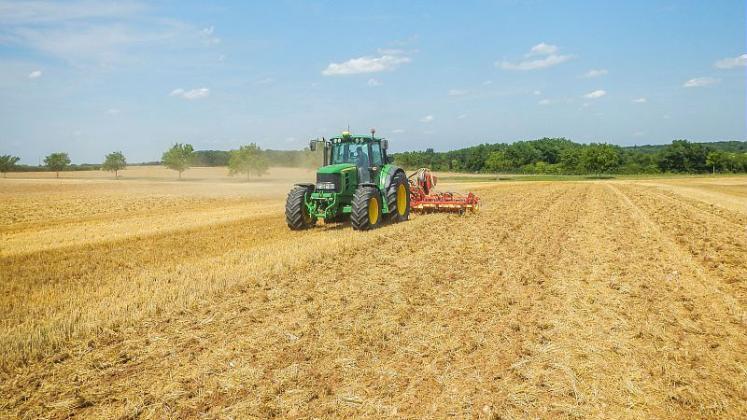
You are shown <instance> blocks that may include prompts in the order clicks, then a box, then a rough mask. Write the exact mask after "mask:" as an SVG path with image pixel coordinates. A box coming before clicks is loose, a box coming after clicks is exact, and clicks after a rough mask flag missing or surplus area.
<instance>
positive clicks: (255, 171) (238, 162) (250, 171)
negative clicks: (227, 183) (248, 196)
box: [228, 143, 269, 179]
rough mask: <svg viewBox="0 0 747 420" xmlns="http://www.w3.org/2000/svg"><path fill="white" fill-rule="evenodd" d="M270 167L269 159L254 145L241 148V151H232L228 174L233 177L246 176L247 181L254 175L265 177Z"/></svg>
mask: <svg viewBox="0 0 747 420" xmlns="http://www.w3.org/2000/svg"><path fill="white" fill-rule="evenodd" d="M268 166H269V164H268V162H267V157H266V156H265V154H264V153H263V152H262V149H260V148H259V146H257V145H256V144H254V143H251V144H249V145H248V146H241V147H240V148H239V150H232V151H231V158H230V159H228V171H229V172H228V173H229V174H230V175H232V176H233V175H236V174H245V175H246V178H247V179H249V178H250V177H251V176H252V175H256V176H262V175H264V174H265V173H267V168H268Z"/></svg>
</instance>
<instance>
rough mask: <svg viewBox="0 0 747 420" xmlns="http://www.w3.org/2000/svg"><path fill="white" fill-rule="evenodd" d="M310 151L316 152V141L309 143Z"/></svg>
mask: <svg viewBox="0 0 747 420" xmlns="http://www.w3.org/2000/svg"><path fill="white" fill-rule="evenodd" d="M309 150H311V151H312V152H314V151H316V141H314V140H311V141H310V142H309Z"/></svg>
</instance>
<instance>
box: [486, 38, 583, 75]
mask: <svg viewBox="0 0 747 420" xmlns="http://www.w3.org/2000/svg"><path fill="white" fill-rule="evenodd" d="M557 52H558V47H557V46H555V45H550V44H546V43H544V42H542V43H540V44H537V45H535V46H533V47H532V48H531V49H530V50H529V52H528V53H526V54H525V55H524V58H525V60H522V61H519V62H510V61H497V62H496V63H495V66H496V67H498V68H501V69H503V70H521V71H526V70H538V69H545V68H548V67H553V66H556V65H558V64H562V63H565V62H566V61H568V60H571V59H572V58H573V56H572V55H561V54H557ZM536 57H541V58H536Z"/></svg>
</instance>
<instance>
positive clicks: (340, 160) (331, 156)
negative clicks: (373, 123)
mask: <svg viewBox="0 0 747 420" xmlns="http://www.w3.org/2000/svg"><path fill="white" fill-rule="evenodd" d="M374 134H375V131H374V130H372V131H371V135H370V136H369V135H353V134H350V133H349V132H347V131H344V132H343V133H342V135H341V136H340V137H333V138H331V139H329V141H328V142H325V146H326V147H325V152H324V166H328V165H341V164H349V165H355V167H356V169H357V172H358V182H359V183H371V182H372V180H374V179H376V178H377V176H378V175H379V173H380V171H381V168H382V166H384V165H385V164H386V163H387V160H388V156H387V153H386V149H387V146H388V144H387V143H388V142H387V140H385V139H382V138H377V137H375V136H374ZM312 144H314V143H312ZM312 150H313V149H312Z"/></svg>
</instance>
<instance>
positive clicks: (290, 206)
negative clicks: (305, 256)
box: [285, 130, 410, 230]
mask: <svg viewBox="0 0 747 420" xmlns="http://www.w3.org/2000/svg"><path fill="white" fill-rule="evenodd" d="M375 133H376V131H375V130H371V135H353V134H350V133H349V132H347V131H345V132H343V133H342V135H341V136H340V137H333V138H331V139H324V138H322V139H321V140H312V141H311V143H310V144H309V147H310V149H311V150H312V151H313V150H316V148H317V145H321V146H322V147H323V148H324V166H322V167H321V168H319V169H318V170H317V173H316V184H296V185H295V186H294V188H293V189H292V190H291V191H290V193H288V199H287V201H286V204H285V221H286V222H287V223H288V227H290V228H291V229H292V230H302V229H308V228H310V227H312V226H314V225H315V224H316V222H317V220H319V219H323V220H324V221H325V223H334V222H342V221H345V220H347V219H348V218H349V219H350V224H351V225H352V226H353V229H355V230H369V229H374V228H376V227H378V226H379V225H381V223H382V222H383V221H384V220H387V221H390V222H394V223H397V222H402V221H405V220H407V219H408V218H409V216H410V184H409V183H408V180H407V176H406V175H405V171H403V170H402V169H401V168H399V167H397V166H395V165H392V164H391V162H392V161H391V159H390V157H389V156H388V155H387V149H388V141H387V140H385V139H382V138H379V137H375V136H374V134H375Z"/></svg>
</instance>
